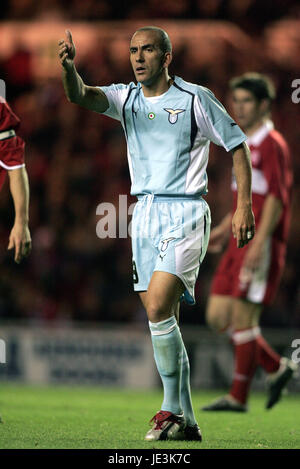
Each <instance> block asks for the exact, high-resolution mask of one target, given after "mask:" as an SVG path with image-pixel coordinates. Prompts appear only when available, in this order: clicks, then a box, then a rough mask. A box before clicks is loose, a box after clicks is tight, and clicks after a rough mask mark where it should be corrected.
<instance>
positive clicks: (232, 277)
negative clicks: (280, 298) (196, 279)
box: [211, 238, 286, 305]
mask: <svg viewBox="0 0 300 469" xmlns="http://www.w3.org/2000/svg"><path fill="white" fill-rule="evenodd" d="M248 247H249V245H247V246H245V247H244V248H240V249H238V248H237V247H236V240H235V239H233V238H232V239H231V241H230V244H229V247H228V249H227V250H226V251H225V253H224V254H223V256H222V258H221V261H220V264H219V266H218V268H217V270H216V273H215V275H214V278H213V282H212V286H211V295H226V296H232V297H234V298H242V299H245V300H248V301H251V302H252V303H262V304H265V305H268V304H270V303H272V301H273V299H274V297H275V294H276V291H277V288H278V285H279V281H280V278H281V274H282V270H283V267H284V263H285V254H286V244H285V243H283V242H282V241H277V240H274V239H269V240H268V241H267V242H266V243H265V247H264V254H263V256H262V260H261V263H260V266H259V268H258V269H257V271H255V273H254V274H253V275H252V277H251V279H247V278H246V279H245V278H241V275H240V273H241V268H242V266H243V260H244V257H245V254H246V252H247V249H248Z"/></svg>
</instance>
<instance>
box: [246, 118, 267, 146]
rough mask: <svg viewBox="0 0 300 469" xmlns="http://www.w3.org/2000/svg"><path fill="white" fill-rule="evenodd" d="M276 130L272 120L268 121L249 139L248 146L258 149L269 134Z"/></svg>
mask: <svg viewBox="0 0 300 469" xmlns="http://www.w3.org/2000/svg"><path fill="white" fill-rule="evenodd" d="M273 129H274V124H273V122H272V121H271V120H267V121H265V122H264V123H263V125H261V126H260V127H259V129H258V130H257V131H256V132H254V134H253V135H251V136H250V137H248V138H247V144H248V145H253V146H254V147H258V146H259V145H260V144H261V143H262V142H263V141H264V139H265V138H266V136H267V135H268V133H269V132H270V131H271V130H273Z"/></svg>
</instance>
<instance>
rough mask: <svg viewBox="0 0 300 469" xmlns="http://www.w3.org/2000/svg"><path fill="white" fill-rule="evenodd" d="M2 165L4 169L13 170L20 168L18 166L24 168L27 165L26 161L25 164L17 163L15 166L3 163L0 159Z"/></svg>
mask: <svg viewBox="0 0 300 469" xmlns="http://www.w3.org/2000/svg"><path fill="white" fill-rule="evenodd" d="M0 166H2V167H3V168H4V169H7V170H8V171H9V170H12V169H18V168H23V167H24V166H25V163H23V164H16V165H14V166H8V165H7V164H5V163H3V161H1V160H0Z"/></svg>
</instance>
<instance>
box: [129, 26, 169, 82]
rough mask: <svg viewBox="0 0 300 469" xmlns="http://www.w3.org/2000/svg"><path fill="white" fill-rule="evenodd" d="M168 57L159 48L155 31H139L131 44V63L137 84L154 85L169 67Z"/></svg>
mask: <svg viewBox="0 0 300 469" xmlns="http://www.w3.org/2000/svg"><path fill="white" fill-rule="evenodd" d="M166 56H170V54H163V52H162V51H161V49H160V46H159V36H158V34H157V33H156V32H155V31H138V32H136V33H135V34H134V35H133V37H132V39H131V43H130V62H131V65H132V68H133V71H134V74H135V78H136V81H137V82H140V83H143V84H144V85H146V86H147V85H148V86H149V85H152V84H153V83H155V81H156V80H157V78H158V77H159V76H160V75H161V73H162V71H163V69H164V68H165V67H166V66H167V63H166V62H167V61H166Z"/></svg>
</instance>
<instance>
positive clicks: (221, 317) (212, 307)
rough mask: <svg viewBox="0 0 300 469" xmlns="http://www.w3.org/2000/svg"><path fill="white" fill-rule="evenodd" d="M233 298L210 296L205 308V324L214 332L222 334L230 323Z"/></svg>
mask: <svg viewBox="0 0 300 469" xmlns="http://www.w3.org/2000/svg"><path fill="white" fill-rule="evenodd" d="M232 305H233V298H232V297H231V296H227V295H211V296H210V297H209V298H208V301H207V306H206V322H207V324H208V325H209V326H210V327H211V328H212V329H214V330H216V331H218V332H222V331H223V330H225V329H226V328H227V327H228V326H230V323H231V312H232Z"/></svg>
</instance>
